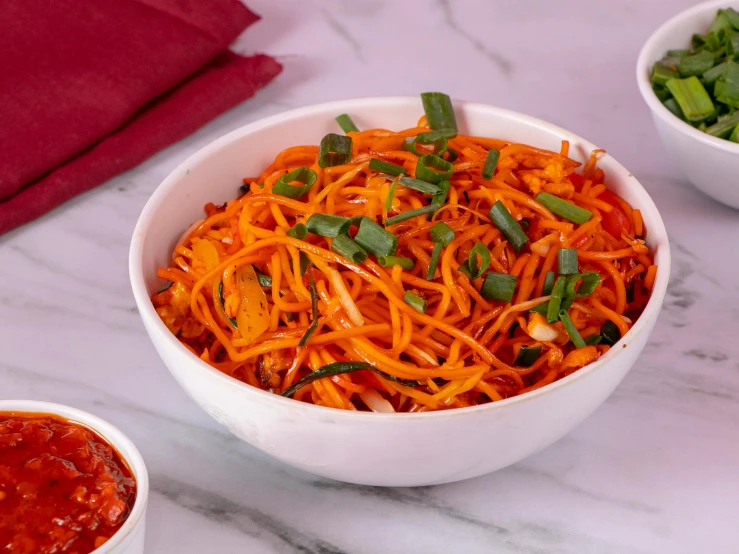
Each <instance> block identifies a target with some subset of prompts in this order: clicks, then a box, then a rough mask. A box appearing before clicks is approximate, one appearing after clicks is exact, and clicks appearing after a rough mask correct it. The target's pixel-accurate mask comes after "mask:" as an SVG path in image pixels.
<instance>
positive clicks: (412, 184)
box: [398, 177, 439, 194]
mask: <svg viewBox="0 0 739 554" xmlns="http://www.w3.org/2000/svg"><path fill="white" fill-rule="evenodd" d="M398 183H400V184H401V185H403V186H404V187H405V188H408V189H412V190H417V191H418V192H421V193H423V194H436V193H438V192H439V187H437V186H436V185H433V184H431V183H429V182H428V181H423V180H421V179H414V178H413V177H401V178H400V179H398Z"/></svg>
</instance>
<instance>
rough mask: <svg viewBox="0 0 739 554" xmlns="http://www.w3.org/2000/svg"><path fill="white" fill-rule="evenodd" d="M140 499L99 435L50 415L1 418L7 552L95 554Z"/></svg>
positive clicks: (0, 498) (2, 525)
mask: <svg viewBox="0 0 739 554" xmlns="http://www.w3.org/2000/svg"><path fill="white" fill-rule="evenodd" d="M135 499H136V482H135V481H134V478H133V475H132V474H131V470H130V469H129V468H128V466H127V465H126V463H125V462H124V461H123V459H122V458H121V456H120V454H118V452H117V451H116V449H115V448H113V447H112V446H111V445H110V444H108V442H107V441H105V439H103V438H102V437H100V436H99V435H97V434H96V433H95V432H94V431H92V430H90V429H88V428H87V427H84V426H82V425H79V424H77V423H72V422H71V421H67V420H65V419H63V418H60V417H57V416H53V415H50V414H29V413H15V412H0V552H13V553H15V554H56V553H61V552H65V553H70V554H72V553H74V554H88V553H89V552H92V551H93V550H95V549H96V548H98V547H99V546H101V545H102V544H103V543H105V541H107V540H108V539H109V538H110V537H111V536H112V535H113V534H114V533H115V532H116V531H117V530H118V529H119V528H120V526H121V525H122V524H123V522H124V521H125V520H126V518H127V517H128V515H129V514H130V512H131V508H132V507H133V503H134V500H135Z"/></svg>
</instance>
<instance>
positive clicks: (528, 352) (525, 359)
mask: <svg viewBox="0 0 739 554" xmlns="http://www.w3.org/2000/svg"><path fill="white" fill-rule="evenodd" d="M539 354H541V346H522V347H521V349H520V350H519V351H518V354H516V359H515V360H513V365H515V366H518V367H531V366H532V365H533V363H534V362H535V361H536V360H537V358H538V357H539Z"/></svg>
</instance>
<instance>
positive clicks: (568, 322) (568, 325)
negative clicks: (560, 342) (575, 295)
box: [559, 310, 585, 348]
mask: <svg viewBox="0 0 739 554" xmlns="http://www.w3.org/2000/svg"><path fill="white" fill-rule="evenodd" d="M559 320H560V321H561V322H562V325H564V328H565V331H567V334H568V335H570V339H571V340H572V343H573V344H574V345H575V348H582V347H584V346H585V341H584V340H582V337H581V336H580V333H579V332H578V330H577V327H575V324H574V323H572V319H570V314H568V313H567V311H566V310H560V311H559Z"/></svg>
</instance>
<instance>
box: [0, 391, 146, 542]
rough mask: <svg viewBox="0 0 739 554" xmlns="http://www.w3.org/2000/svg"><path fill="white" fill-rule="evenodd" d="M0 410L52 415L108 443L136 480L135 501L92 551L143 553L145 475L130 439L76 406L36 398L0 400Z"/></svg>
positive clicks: (140, 460)
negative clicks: (129, 512) (117, 525)
mask: <svg viewBox="0 0 739 554" xmlns="http://www.w3.org/2000/svg"><path fill="white" fill-rule="evenodd" d="M0 412H15V413H16V415H19V416H20V415H23V414H24V413H33V414H52V415H56V416H60V417H62V418H64V419H68V420H69V421H72V422H74V423H80V424H82V425H83V426H85V427H89V428H90V429H92V430H93V431H95V432H96V433H97V434H98V435H100V436H101V437H102V438H104V439H105V440H107V441H108V442H109V443H110V444H112V445H113V446H114V447H115V449H116V450H117V451H118V453H119V454H120V455H121V457H122V458H123V459H124V460H125V461H126V463H127V464H128V467H129V468H130V469H131V473H133V477H134V479H135V480H136V501H135V502H134V504H133V508H132V509H131V514H130V515H129V516H128V519H126V521H125V522H124V523H123V525H122V526H121V528H120V529H118V531H116V533H115V534H114V535H113V536H112V537H110V539H108V541H107V542H106V543H105V544H104V545H103V546H101V547H100V548H96V549H95V550H94V551H93V554H143V553H144V524H145V521H144V520H145V518H146V504H147V502H148V500H149V475H148V473H147V472H146V465H144V459H143V458H142V457H141V454H140V453H139V451H138V449H137V448H136V446H134V444H133V443H132V442H131V440H130V439H129V438H128V437H127V436H126V435H124V434H123V433H121V432H120V431H119V430H118V429H117V428H116V427H114V426H113V425H111V424H110V423H108V422H107V421H105V420H103V419H100V418H99V417H97V416H94V415H92V414H90V413H87V412H83V411H82V410H78V409H77V408H71V407H69V406H64V405H62V404H53V403H51V402H38V401H36V400H0Z"/></svg>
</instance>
